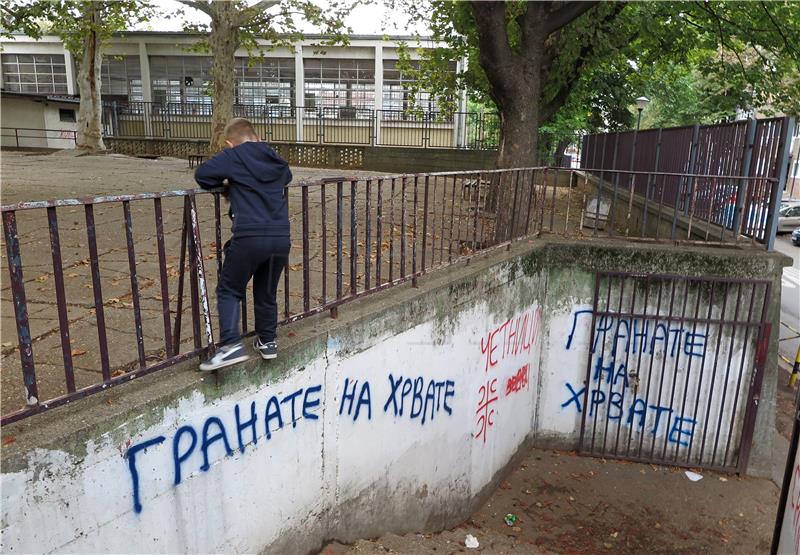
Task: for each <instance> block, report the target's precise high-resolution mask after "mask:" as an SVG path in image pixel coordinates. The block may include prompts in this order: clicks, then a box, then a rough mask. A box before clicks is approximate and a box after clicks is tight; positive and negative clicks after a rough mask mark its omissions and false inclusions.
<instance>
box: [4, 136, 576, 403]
mask: <svg viewBox="0 0 800 555" xmlns="http://www.w3.org/2000/svg"><path fill="white" fill-rule="evenodd" d="M0 156H1V157H2V159H1V160H0V163H1V164H0V170H1V171H2V193H1V194H2V199H1V200H2V203H3V204H12V203H16V202H23V201H33V200H46V199H64V198H86V197H92V196H98V195H109V194H135V193H142V192H153V191H166V190H180V189H190V188H194V187H195V185H194V182H193V178H192V175H193V170H192V169H190V168H189V166H188V162H187V161H186V160H181V159H176V158H161V159H141V158H135V157H128V156H124V155H118V154H110V155H106V156H82V157H75V156H74V155H71V153H69V152H67V151H62V152H56V153H53V154H43V153H30V152H25V153H22V152H7V151H3V152H2V153H0ZM293 173H294V178H295V181H299V180H315V179H320V178H323V177H325V178H331V177H337V176H343V175H345V176H347V177H360V178H362V180H361V181H359V182H358V183H357V184H356V190H355V196H353V195H352V191H351V184H350V183H349V182H345V183H344V184H343V185H342V187H341V196H339V197H337V189H338V186H337V184H336V183H330V184H328V185H326V186H325V189H324V190H323V189H322V187H320V186H314V187H309V188H308V193H309V198H308V210H307V211H306V212H305V214H306V215H307V227H308V234H307V235H308V249H307V250H306V257H304V254H303V233H302V231H303V223H304V217H303V215H304V211H303V203H302V198H301V191H300V188H299V187H294V188H290V190H289V213H290V222H291V224H292V245H293V248H292V251H291V254H290V259H289V265H288V272H285V273H284V280H282V283H281V284H280V286H279V289H278V299H279V303H278V305H279V306H278V309H279V314H280V315H281V317H282V318H290V317H291V316H293V315H296V314H298V313H300V312H302V311H303V310H304V306H303V305H304V301H305V299H306V296H307V299H308V304H309V307H310V308H311V309H313V308H314V307H318V306H324V305H325V303H326V302H330V301H332V300H333V299H335V298H336V297H337V288H339V287H341V295H342V296H347V295H348V294H350V291H351V288H354V289H355V290H356V291H363V290H364V289H366V288H368V287H374V286H375V285H376V284H377V280H378V275H377V272H378V269H379V268H380V272H381V275H380V282H381V284H385V283H387V282H389V281H392V280H396V279H398V278H399V277H401V276H408V275H410V274H411V273H412V272H413V270H414V268H415V266H414V259H415V253H416V264H417V266H416V269H417V270H419V269H421V264H422V259H423V251H424V257H425V263H426V267H427V268H428V269H431V268H433V267H436V266H438V265H442V264H447V263H448V262H449V261H450V260H451V259H454V258H458V257H459V256H463V255H465V254H469V253H470V252H472V251H473V250H474V249H476V248H480V247H482V246H484V245H486V244H488V243H487V242H488V241H489V240H491V238H492V237H493V225H494V221H493V215H492V214H491V213H490V212H488V211H485V210H483V209H479V207H480V206H483V203H484V202H485V198H486V193H485V191H486V190H487V189H488V188H489V184H488V182H486V181H480V183H481V187H480V192H479V190H478V188H476V187H475V185H476V183H478V180H477V179H476V178H477V176H459V177H458V178H456V179H454V178H452V177H449V178H447V179H445V178H431V179H430V183H429V198H428V203H427V205H426V203H425V199H424V183H423V182H419V183H417V184H416V187H415V183H414V180H413V179H408V180H406V182H405V183H404V182H403V180H397V182H396V183H395V182H392V180H385V181H383V182H382V183H381V185H380V187H379V186H378V183H377V182H375V181H374V180H373V182H372V184H371V188H370V189H367V186H366V185H367V183H366V182H365V181H364V179H363V178H366V177H370V176H374V175H376V174H374V173H371V172H363V171H362V172H356V171H350V170H346V171H344V170H331V169H310V168H293ZM539 177H540V178H541V174H540V175H539ZM551 181H552V179H551ZM415 189H416V203H415V199H414V197H415ZM551 191H552V193H553V194H551ZM547 192H548V196H547V199H546V203H540V204H541V205H542V207H543V208H544V207H545V206H546V207H547V210H548V212H547V213H548V214H550V212H549V211H551V210H552V217H549V218H546V219H547V220H548V221H547V224H548V225H549V224H551V223H552V226H553V228H554V229H555V228H559V229H561V228H565V227H566V223H567V220H568V218H567V215H568V214H569V215H570V216H571V220H569V221H570V222H571V223H572V225H577V221H578V219H577V216H576V215H577V214H579V213H580V209H579V207H578V206H577V204H576V203H580V201H581V198H580V194H579V192H578V191H577V190H576V191H575V192H574V193H573V191H572V189H570V188H567V187H563V188H562V187H559V190H558V193H557V195H558V198H554V194H555V193H556V190H555V188H553V187H548V189H547ZM196 203H197V212H198V222H199V228H200V236H201V244H202V249H203V253H202V254H203V261H204V265H205V271H206V278H207V286H208V291H209V292H210V295H209V297H210V298H209V304H210V309H211V313H212V314H211V321H212V327H213V328H215V329H216V314H215V313H216V307H215V304H216V299H215V295H214V289H215V287H216V283H217V272H218V269H219V262H220V257H219V256H218V254H217V252H218V250H219V249H220V248H221V245H222V244H224V243H225V241H226V240H227V239H228V238H229V237H230V231H229V223H228V219H227V218H226V216H225V214H226V212H227V205H226V203H225V201H224V200H223V201H221V202H220V207H219V208H220V212H221V222H222V223H221V229H220V235H219V239H217V237H216V230H215V225H214V222H215V206H214V199H213V196H212V195H198V196H197V198H196ZM573 205H575V206H573ZM426 206H427V211H426V210H425V207H426ZM379 207H380V208H379ZM182 210H183V199H182V198H165V199H163V201H162V212H163V226H164V247H165V258H164V263H163V266H164V267H165V271H166V277H165V278H164V279H165V282H166V293H167V294H166V295H164V292H165V291H164V290H163V289H162V275H161V267H162V264H160V263H159V253H158V244H157V234H156V225H155V212H154V211H155V205H154V202H153V201H152V200H140V201H133V202H131V203H130V214H131V219H132V232H131V234H132V242H133V244H134V247H135V255H134V260H135V277H136V280H137V285H136V288H137V289H138V291H139V296H140V298H139V303H140V310H141V314H142V327H141V336H142V337H141V343H142V348H143V350H144V360H145V364H146V365H150V364H152V363H154V362H157V361H159V360H164V359H165V356H166V337H167V333H166V332H165V325H164V321H163V320H164V319H163V314H164V310H165V309H164V306H163V304H164V302H165V301H164V299H166V303H167V305H168V309H167V312H168V314H169V316H170V319H171V324H170V325H172V326H173V327H174V322H175V319H176V316H177V313H178V312H177V311H178V307H177V298H178V295H177V291H178V280H179V275H180V271H179V270H180V249H181V230H182V226H183V217H182ZM379 210H380V211H381V212H380V213H379ZM56 212H57V218H58V234H59V243H60V249H61V267H62V268H63V274H64V275H63V280H64V286H65V301H66V302H65V305H66V307H67V308H66V314H65V315H64V318H65V320H66V321H67V322H68V326H69V338H70V345H69V348H68V349H67V350H66V355H69V353H71V356H72V361H71V364H72V366H73V374H74V378H75V383H76V387H77V388H81V387H86V386H88V385H91V384H95V383H98V382H100V381H102V376H101V375H100V374H101V368H102V367H103V365H104V361H103V357H102V353H101V349H100V343H101V340H100V335H101V331H102V326H98V319H99V317H98V316H99V315H98V308H99V306H95V305H96V301H95V288H94V286H93V280H92V263H93V260H92V257H91V256H90V252H89V245H88V236H87V214H86V211H85V209H84V206H81V205H77V206H66V207H61V208H58V209H57V211H56ZM517 212H518V217H517V218H518V221H517V223H518V224H519V225H520V226H521V225H522V224H520V222H524V221H527V220H528V218H527V215H526V214H527V212H530V213H531V214H533V215H534V216H535V215H536V214H539V213H540V212H539V209H538V207H537V206H533V209H532V208H531V204H530V203H524V202H519V203H518V206H517ZM93 216H94V221H95V229H96V234H97V239H96V241H97V251H98V256H97V264H98V273H99V276H100V277H99V279H100V283H101V289H102V312H103V316H104V318H105V329H106V333H107V341H108V345H109V352H108V361H107V364H106V366H107V367H108V370H109V374H110V375H112V376H113V375H119V374H120V373H124V372H127V371H129V370H131V369H133V368H135V367H136V366H137V365H138V364H139V363H138V358H139V354H138V351H139V337H137V334H136V326H135V321H134V303H135V299H134V295H133V290H134V286H133V284H132V280H131V277H132V275H133V274H132V272H131V266H130V260H129V254H128V248H127V240H126V230H125V224H124V221H125V220H124V218H123V206H122V203H119V202H115V203H108V204H96V205H94V207H93ZM337 220H340V221H339V222H337ZM16 221H17V229H18V236H19V241H20V249H21V260H22V266H23V281H24V284H25V293H26V297H27V299H26V300H27V309H28V314H29V318H30V320H29V323H30V333H31V336H32V338H33V357H34V361H35V364H36V380H37V382H38V386H39V391H38V399H39V400H40V401H46V400H50V399H53V398H56V397H58V396H60V395H63V394H65V393H67V389H66V385H65V375H66V373H67V372H65V366H67V364H66V363H65V360H64V359H65V358H67V356H66V355H65V353H64V351H63V350H62V342H61V336H62V331H63V330H61V329H60V327H59V315H58V313H57V306H58V302H57V295H56V287H55V281H56V275H55V273H54V271H53V267H54V266H53V264H54V261H53V255H52V249H51V240H52V238H51V236H50V234H49V231H48V215H47V213H46V211H45V210H44V209H34V210H18V211H17V212H16ZM414 221H416V222H417V229H418V232H417V237H416V241H417V243H416V246H415V245H414V233H413V229H414V226H413V225H412V222H414ZM424 223H427V230H428V231H427V233H426V234H424V237H423V234H422V233H421V230H422V227H423V224H424ZM337 224H338V226H337ZM353 225H355V228H354V232H353V233H351V227H353ZM337 227H338V228H339V229H337ZM520 229H521V227H520ZM368 230H369V233H370V235H369V237H368V236H367V232H368ZM337 237H341V239H342V248H341V250H340V251H339V252H338V253H337ZM351 237H355V239H354V240H353V241H351V240H350V239H351ZM423 241H424V243H423ZM423 247H424V248H423ZM5 254H6V253H5V247H4V246H3V248H2V249H1V250H0V262H2V268H0V272H1V274H2V277H0V280H2V288H0V305H1V306H0V308H2V311H1V312H2V316H1V318H2V322H0V324H2V341H0V343H2V359H1V360H0V362H2V365H3V369H4V372H3V373H2V376H1V377H2V388H1V389H2V399H1V402H2V405H3V413H4V414H5V413H7V412H9V411H11V410H14V409H18V408H22V407H23V406H24V403H25V396H24V394H23V388H22V386H21V384H22V371H21V370H22V369H21V362H20V357H19V350H18V347H17V337H16V324H15V319H14V311H13V308H12V306H13V303H12V297H11V287H10V283H9V280H8V279H7V278H6V276H8V268H7V261H6V256H5ZM339 255H341V260H340V259H339ZM339 262H341V269H339V268H338V267H337V266H338V265H339ZM305 263H307V264H308V267H309V274H308V284H307V285H305V284H304V272H303V268H304V264H305ZM185 267H186V266H184V268H185ZM339 276H341V279H337V278H338V277H339ZM188 295H189V287H188V276H187V282H186V283H185V291H184V303H183V307H182V321H181V326H180V342H179V350H178V352H181V353H182V352H187V351H190V350H191V349H192V348H193V345H194V341H193V330H192V326H191V320H192V318H191V310H190V306H189V297H188ZM248 297H251V296H250V295H248ZM248 314H249V317H248V329H252V304H251V303H250V306H249V307H248ZM173 331H174V330H173Z"/></svg>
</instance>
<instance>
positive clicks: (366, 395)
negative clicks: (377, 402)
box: [339, 378, 372, 422]
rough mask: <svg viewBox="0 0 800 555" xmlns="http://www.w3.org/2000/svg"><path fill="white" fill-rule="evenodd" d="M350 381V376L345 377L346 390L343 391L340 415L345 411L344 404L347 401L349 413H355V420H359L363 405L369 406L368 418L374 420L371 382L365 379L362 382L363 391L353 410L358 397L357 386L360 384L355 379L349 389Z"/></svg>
mask: <svg viewBox="0 0 800 555" xmlns="http://www.w3.org/2000/svg"><path fill="white" fill-rule="evenodd" d="M349 383H350V378H345V379H344V392H343V393H342V400H341V402H340V403H339V415H340V416H341V415H342V412H344V404H345V402H349V404H348V405H347V415H348V416H350V415H351V414H352V415H353V422H355V421H356V420H358V415H359V414H361V406H362V405H366V407H367V420H372V396H371V395H370V389H369V382H368V381H366V380H365V381H364V383H363V384H361V392H360V393H359V394H358V401H357V402H356V408H355V410H353V401H355V397H356V387H357V386H358V380H353V387H352V388H350V389H349V390H348V388H347V386H348V384H349Z"/></svg>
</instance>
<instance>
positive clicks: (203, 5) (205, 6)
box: [178, 0, 213, 17]
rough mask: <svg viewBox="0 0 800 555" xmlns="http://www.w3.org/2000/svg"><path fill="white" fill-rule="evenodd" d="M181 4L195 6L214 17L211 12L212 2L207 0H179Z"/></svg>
mask: <svg viewBox="0 0 800 555" xmlns="http://www.w3.org/2000/svg"><path fill="white" fill-rule="evenodd" d="M178 2H180V3H181V4H183V5H185V6H189V7H190V8H194V9H196V10H200V11H201V12H203V13H204V14H206V15H207V16H208V17H213V14H212V12H211V3H210V2H208V1H207V0H178Z"/></svg>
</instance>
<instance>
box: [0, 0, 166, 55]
mask: <svg viewBox="0 0 800 555" xmlns="http://www.w3.org/2000/svg"><path fill="white" fill-rule="evenodd" d="M90 9H94V10H97V11H98V12H99V18H98V20H99V24H98V23H95V22H93V20H92V18H89V17H86V14H87V13H88V12H89V11H90ZM0 13H1V14H2V28H3V32H4V33H5V35H6V36H9V35H10V34H11V33H12V32H20V33H24V34H25V35H28V36H29V37H32V38H34V39H40V38H41V37H42V36H43V35H45V34H50V35H56V36H57V37H59V38H60V39H61V40H62V42H63V43H64V45H65V46H66V47H67V49H68V50H69V51H70V52H71V53H72V54H74V55H75V57H76V59H77V60H80V59H81V56H80V54H81V52H82V51H83V48H84V41H85V39H86V38H87V37H88V36H90V35H91V34H93V33H95V34H96V36H97V38H98V40H99V43H100V44H101V45H102V44H103V43H105V42H107V41H108V39H110V38H111V36H112V35H113V34H114V33H116V32H119V31H124V30H126V29H128V28H129V26H132V25H136V24H137V23H142V22H144V21H147V20H148V19H150V18H151V17H152V16H153V15H154V13H156V10H155V8H153V6H151V5H150V4H149V3H148V2H146V1H142V0H112V1H99V0H97V1H92V0H58V1H50V0H34V1H19V0H17V1H13V2H10V3H8V4H4V5H3V6H2V7H0Z"/></svg>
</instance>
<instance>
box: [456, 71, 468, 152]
mask: <svg viewBox="0 0 800 555" xmlns="http://www.w3.org/2000/svg"><path fill="white" fill-rule="evenodd" d="M466 70H467V59H466V58H461V59H460V60H458V62H457V64H456V71H457V72H459V73H461V72H463V71H466ZM458 111H459V114H458V116H457V117H456V119H455V122H454V123H455V124H456V130H455V131H456V146H457V147H459V148H464V147H465V146H467V90H466V89H463V90H460V91H458Z"/></svg>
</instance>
